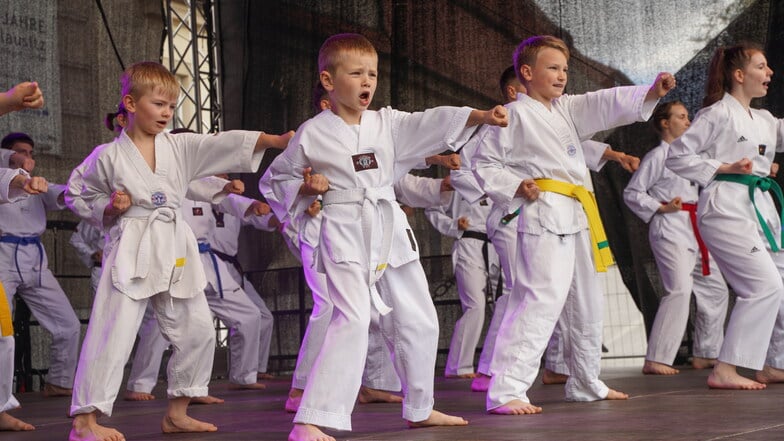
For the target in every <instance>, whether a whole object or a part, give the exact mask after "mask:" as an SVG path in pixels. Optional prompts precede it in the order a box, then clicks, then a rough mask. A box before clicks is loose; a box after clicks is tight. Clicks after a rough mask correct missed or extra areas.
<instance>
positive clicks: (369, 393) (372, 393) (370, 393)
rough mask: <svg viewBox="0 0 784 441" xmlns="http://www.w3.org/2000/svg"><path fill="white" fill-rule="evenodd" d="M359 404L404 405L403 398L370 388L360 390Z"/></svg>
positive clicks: (363, 387)
mask: <svg viewBox="0 0 784 441" xmlns="http://www.w3.org/2000/svg"><path fill="white" fill-rule="evenodd" d="M358 399H359V402H360V403H362V404H369V403H402V402H403V397H401V396H400V395H395V394H393V393H391V392H388V391H385V390H381V389H373V388H370V387H365V386H362V387H360V388H359V397H358Z"/></svg>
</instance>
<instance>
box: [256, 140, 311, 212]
mask: <svg viewBox="0 0 784 441" xmlns="http://www.w3.org/2000/svg"><path fill="white" fill-rule="evenodd" d="M304 132H306V130H305V129H302V128H301V129H300V130H298V131H297V133H296V134H295V135H294V137H293V138H292V139H291V141H289V145H288V147H287V148H286V150H284V151H283V153H281V154H280V155H278V157H277V158H275V160H274V161H272V163H271V164H270V166H269V168H267V171H266V172H265V173H264V175H263V176H262V177H261V179H260V180H259V191H260V192H261V194H262V195H263V196H264V199H265V200H266V201H267V203H268V204H269V205H270V207H271V208H272V211H274V212H275V215H276V216H278V219H279V220H280V221H281V222H288V219H289V217H293V216H295V215H296V213H295V211H296V207H297V204H298V202H299V201H300V200H301V199H302V197H301V196H300V194H299V190H300V188H301V187H302V184H303V182H304V181H303V180H302V171H303V169H305V168H307V167H309V166H310V162H309V161H308V159H307V157H306V155H305V152H304V146H303V142H304V141H303V137H304ZM306 199H307V198H306ZM311 200H312V198H311Z"/></svg>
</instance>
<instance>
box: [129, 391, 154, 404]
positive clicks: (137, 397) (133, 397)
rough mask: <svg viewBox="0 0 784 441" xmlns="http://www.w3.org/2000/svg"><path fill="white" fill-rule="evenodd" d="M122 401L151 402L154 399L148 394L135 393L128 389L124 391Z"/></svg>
mask: <svg viewBox="0 0 784 441" xmlns="http://www.w3.org/2000/svg"><path fill="white" fill-rule="evenodd" d="M123 399H124V400H125V401H152V400H154V399H155V395H153V394H148V393H146V392H136V391H132V390H130V389H128V390H126V391H125V395H123Z"/></svg>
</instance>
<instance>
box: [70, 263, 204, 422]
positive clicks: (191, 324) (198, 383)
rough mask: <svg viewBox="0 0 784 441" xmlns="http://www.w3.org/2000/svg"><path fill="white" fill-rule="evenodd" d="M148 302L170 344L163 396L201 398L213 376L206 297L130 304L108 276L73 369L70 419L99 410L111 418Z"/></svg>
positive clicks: (166, 296) (166, 295) (152, 299)
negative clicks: (74, 370) (74, 374)
mask: <svg viewBox="0 0 784 441" xmlns="http://www.w3.org/2000/svg"><path fill="white" fill-rule="evenodd" d="M148 303H152V305H153V309H154V310H155V314H156V318H157V320H158V324H159V327H160V331H161V332H162V333H163V334H164V335H165V336H166V337H167V339H168V340H169V342H171V345H172V348H173V352H172V356H171V358H170V359H169V365H168V368H167V374H168V379H169V386H168V389H167V391H166V392H167V395H168V396H169V397H170V398H174V397H203V396H205V395H207V384H208V383H209V381H210V376H211V374H212V362H213V358H214V356H215V330H214V328H213V326H212V317H211V316H210V310H209V307H208V306H207V302H206V299H205V298H204V295H201V294H200V295H198V296H196V297H193V298H190V299H178V298H173V297H171V296H170V295H169V293H168V292H162V293H158V294H156V295H154V296H152V297H150V298H148V299H142V300H133V299H131V298H129V297H128V296H126V295H124V294H122V293H120V292H118V291H117V290H115V289H114V287H113V286H112V281H111V272H108V273H105V274H104V275H103V276H102V277H101V281H100V283H99V284H98V292H97V293H96V296H95V302H94V304H93V309H92V313H91V314H90V325H89V326H88V328H87V335H86V336H85V338H84V342H83V343H82V353H81V356H80V358H79V366H78V368H77V370H76V380H75V381H74V390H73V397H72V399H71V415H77V414H83V413H90V412H93V411H96V410H97V411H99V412H101V413H102V414H104V415H111V414H112V406H113V404H114V400H115V399H116V398H117V392H118V390H119V388H120V384H121V383H122V378H123V370H124V367H125V362H126V361H127V360H128V357H129V356H130V353H131V350H132V349H133V343H134V340H135V339H134V336H135V335H136V332H137V331H138V329H139V324H140V323H141V321H142V318H143V317H144V311H145V310H146V309H147V304H148Z"/></svg>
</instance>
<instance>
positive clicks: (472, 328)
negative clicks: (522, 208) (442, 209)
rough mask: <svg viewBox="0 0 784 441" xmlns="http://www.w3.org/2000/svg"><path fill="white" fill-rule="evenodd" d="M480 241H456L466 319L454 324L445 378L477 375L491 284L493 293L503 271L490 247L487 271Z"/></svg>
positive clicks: (456, 268)
mask: <svg viewBox="0 0 784 441" xmlns="http://www.w3.org/2000/svg"><path fill="white" fill-rule="evenodd" d="M484 245H485V242H484V241H482V240H480V239H474V238H462V239H459V240H456V241H455V244H454V249H453V250H452V253H453V256H454V257H453V261H454V262H455V264H454V265H455V268H454V270H455V281H456V282H457V292H458V294H459V296H460V305H461V306H462V309H463V315H461V316H460V318H459V319H458V320H457V322H456V323H455V328H454V330H453V331H452V341H451V343H450V344H449V354H448V355H447V359H446V368H445V370H444V374H445V375H447V376H456V375H463V374H471V373H473V372H474V354H475V353H476V346H477V344H478V343H479V338H480V337H481V336H482V327H483V326H484V323H485V305H486V304H487V293H486V291H487V288H488V283H487V282H488V280H489V281H490V284H489V286H490V289H491V292H494V291H493V290H494V289H495V287H496V285H497V284H498V276H499V273H500V268H499V265H498V255H497V254H496V252H495V249H494V248H493V246H492V245H491V244H489V243H488V244H487V247H486V249H487V268H486V267H485V258H484V256H483V253H482V248H483V246H484Z"/></svg>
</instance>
